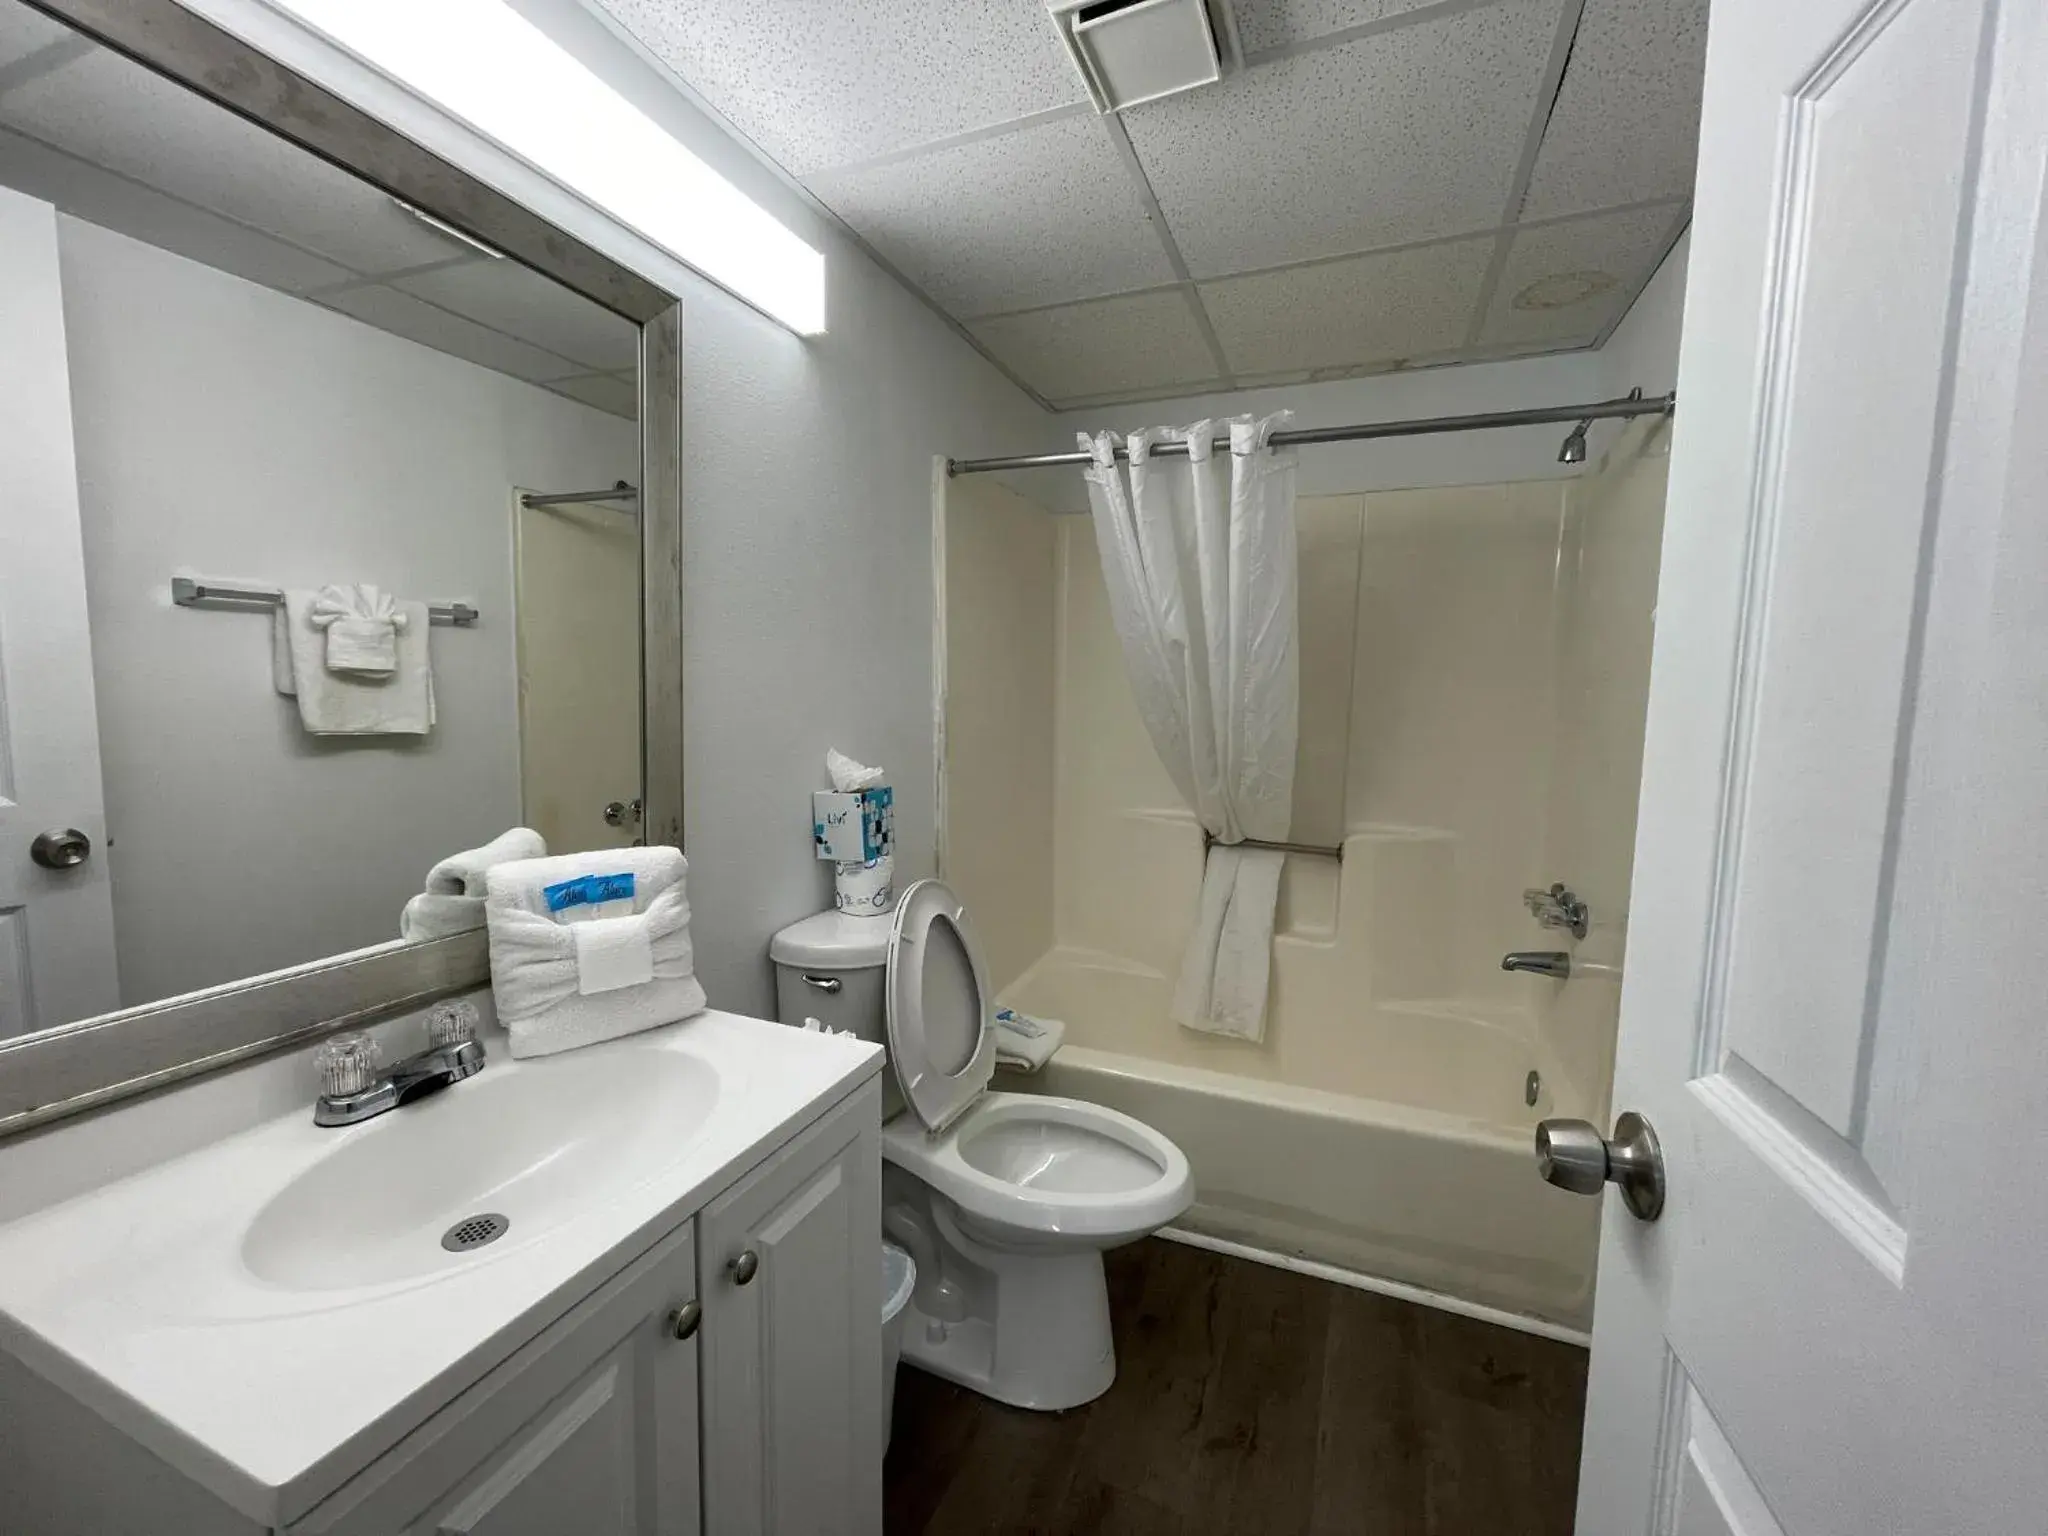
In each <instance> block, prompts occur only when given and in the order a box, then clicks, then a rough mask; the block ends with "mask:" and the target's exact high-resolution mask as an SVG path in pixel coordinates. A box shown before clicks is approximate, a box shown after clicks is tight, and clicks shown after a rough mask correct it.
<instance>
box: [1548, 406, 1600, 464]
mask: <svg viewBox="0 0 2048 1536" xmlns="http://www.w3.org/2000/svg"><path fill="white" fill-rule="evenodd" d="M1591 425H1593V418H1592V417H1590V416H1588V417H1587V418H1586V419H1585V420H1584V421H1582V422H1580V423H1579V424H1578V425H1577V426H1576V427H1573V428H1572V430H1571V435H1570V436H1569V437H1567V438H1566V439H1565V440H1564V446H1563V447H1562V448H1560V449H1558V450H1557V462H1558V463H1560V464H1583V463H1585V462H1586V428H1588V427H1590V426H1591Z"/></svg>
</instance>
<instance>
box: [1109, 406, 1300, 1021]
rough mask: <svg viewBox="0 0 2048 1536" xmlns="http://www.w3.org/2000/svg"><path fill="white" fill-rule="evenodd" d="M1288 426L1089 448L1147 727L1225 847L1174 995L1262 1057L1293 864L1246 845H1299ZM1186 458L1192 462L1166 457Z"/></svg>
mask: <svg viewBox="0 0 2048 1536" xmlns="http://www.w3.org/2000/svg"><path fill="white" fill-rule="evenodd" d="M1287 419H1288V413H1286V412H1284V411H1283V412H1281V413H1279V414H1278V415H1274V416H1268V417H1265V418H1264V419H1262V420H1257V421H1254V420H1253V419H1252V418H1251V417H1249V416H1242V417H1238V418H1236V419H1234V420H1232V421H1231V422H1230V423H1229V429H1230V454H1229V458H1228V460H1227V461H1226V462H1225V463H1218V462H1217V461H1216V455H1215V454H1214V452H1213V451H1212V443H1213V441H1214V438H1215V436H1216V431H1217V427H1218V425H1219V423H1217V422H1215V421H1198V422H1196V423H1195V424H1194V425H1193V426H1189V427H1150V428H1147V429H1145V430H1144V431H1141V432H1135V433H1132V434H1131V436H1130V439H1129V441H1128V443H1127V445H1126V446H1127V447H1128V448H1129V451H1130V468H1129V472H1128V477H1127V476H1126V474H1125V472H1124V471H1123V470H1122V469H1120V468H1119V466H1118V465H1117V462H1116V447H1117V439H1116V436H1115V434H1113V433H1109V432H1104V433H1101V434H1099V435H1098V436H1096V437H1094V438H1092V439H1091V438H1090V437H1088V436H1087V435H1086V434H1085V433H1084V434H1082V436H1081V439H1080V441H1081V447H1082V448H1084V449H1085V450H1087V451H1088V452H1089V454H1090V455H1091V456H1092V458H1093V460H1094V462H1093V463H1092V464H1090V465H1089V467H1088V468H1087V469H1086V470H1084V471H1083V473H1084V474H1085V475H1086V476H1087V478H1088V500H1089V504H1090V505H1091V506H1092V508H1093V509H1094V513H1095V539H1096V543H1097V545H1098V546H1099V547H1100V551H1101V555H1102V579H1103V583H1104V585H1105V586H1107V587H1108V589H1109V605H1110V613H1111V615H1112V617H1113V618H1114V620H1115V622H1116V632H1117V637H1118V639H1119V640H1121V641H1122V642H1123V651H1124V665H1125V666H1126V668H1128V670H1129V672H1130V675H1131V686H1132V688H1133V690H1134V691H1135V693H1136V694H1137V698H1138V711H1139V713H1140V714H1141V715H1142V716H1143V717H1144V720H1145V728H1146V730H1147V731H1149V732H1150V733H1151V736H1152V744H1153V746H1154V747H1156V748H1157V749H1158V751H1159V757H1160V760H1161V761H1162V762H1164V763H1165V764H1166V770H1167V772H1168V773H1170V774H1171V775H1172V776H1173V782H1174V784H1175V786H1176V787H1177V788H1178V789H1179V790H1180V792H1181V795H1182V797H1183V798H1184V799H1185V800H1186V801H1187V803H1188V805H1189V806H1190V807H1191V808H1192V809H1193V810H1194V813H1195V815H1196V816H1197V817H1198V818H1199V819H1200V821H1201V823H1202V825H1203V826H1204V827H1205V828H1206V829H1207V830H1208V832H1209V834H1210V836H1211V837H1212V838H1214V839H1215V846H1213V847H1211V848H1210V849H1209V854H1208V859H1207V862H1206V864H1205V866H1204V869H1203V874H1202V900H1201V909H1200V914H1199V916H1198V918H1197V920H1196V924H1195V931H1194V933H1193V935H1192V936H1191V937H1190V939H1189V941H1188V948H1187V953H1186V954H1185V956H1183V958H1182V961H1181V972H1180V980H1179V982H1178V984H1177V985H1176V986H1175V988H1174V997H1173V1017H1174V1018H1175V1019H1176V1020H1178V1021H1179V1022H1180V1023H1182V1024H1184V1025H1186V1026H1187V1027H1188V1028H1190V1029H1199V1030H1205V1031H1208V1032H1210V1033H1212V1034H1223V1035H1236V1036H1239V1037H1240V1038H1243V1039H1246V1040H1257V1039H1259V1038H1261V1037H1262V1036H1263V1035H1264V1033H1265V1028H1266V985H1267V981H1268V978H1269V977H1270V974H1271V969H1272V948H1273V916H1274V907H1275V905H1276V903H1277V901H1278V899H1279V893H1280V868H1281V864H1282V862H1283V861H1284V859H1285V857H1286V856H1285V855H1284V854H1281V853H1277V852H1274V851H1272V850H1269V849H1255V848H1235V847H1232V846H1230V845H1231V844H1234V843H1237V842H1239V841H1241V840H1242V839H1244V838H1258V839H1264V840H1269V841H1270V840H1284V839H1285V838H1286V836H1287V832H1288V823H1289V821H1290V819H1291V817H1292V813H1293V799H1294V749H1295V737H1296V733H1297V722H1298V716H1299V708H1300V705H1299V693H1300V690H1299V684H1298V681H1297V667H1296V654H1295V629H1296V620H1297V611H1298V607H1299V603H1298V594H1297V577H1298V570H1297V565H1296V559H1295V544H1294V455H1293V454H1292V453H1275V452H1274V451H1273V449H1272V448H1271V447H1269V446H1268V444H1267V438H1268V437H1269V436H1270V435H1271V434H1272V432H1273V430H1274V429H1275V428H1276V427H1277V426H1279V425H1280V424H1281V423H1283V422H1285V421H1286V420H1287ZM1162 442H1184V443H1186V444H1187V445H1188V449H1189V453H1188V457H1187V458H1185V459H1183V458H1177V457H1176V458H1163V459H1155V458H1153V457H1152V449H1153V447H1154V445H1155V444H1158V443H1162Z"/></svg>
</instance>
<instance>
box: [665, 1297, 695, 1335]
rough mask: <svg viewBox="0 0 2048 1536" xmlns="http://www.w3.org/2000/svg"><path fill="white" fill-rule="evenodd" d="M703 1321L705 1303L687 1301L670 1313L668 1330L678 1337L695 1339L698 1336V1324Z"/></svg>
mask: <svg viewBox="0 0 2048 1536" xmlns="http://www.w3.org/2000/svg"><path fill="white" fill-rule="evenodd" d="M703 1321H704V1306H703V1303H701V1302H696V1301H686V1302H684V1303H683V1304H682V1305H681V1306H680V1307H677V1308H676V1309H675V1311H673V1312H671V1313H669V1315H668V1331H669V1332H670V1333H671V1334H673V1335H674V1336H675V1337H676V1338H678V1339H693V1338H695V1337H696V1336H697V1325H698V1324H699V1323H701V1322H703Z"/></svg>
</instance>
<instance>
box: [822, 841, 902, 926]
mask: <svg viewBox="0 0 2048 1536" xmlns="http://www.w3.org/2000/svg"><path fill="white" fill-rule="evenodd" d="M832 869H833V876H834V879H833V885H834V901H835V902H836V904H837V905H838V908H839V910H840V911H842V912H851V913H854V914H856V915H858V916H862V917H876V916H879V915H880V914H882V913H884V912H887V911H888V910H889V909H890V908H892V907H894V906H895V905H896V860H895V857H894V856H893V855H891V854H886V853H885V854H883V855H882V856H881V857H880V858H879V859H869V860H868V861H867V862H866V863H865V864H835V865H833V866H832Z"/></svg>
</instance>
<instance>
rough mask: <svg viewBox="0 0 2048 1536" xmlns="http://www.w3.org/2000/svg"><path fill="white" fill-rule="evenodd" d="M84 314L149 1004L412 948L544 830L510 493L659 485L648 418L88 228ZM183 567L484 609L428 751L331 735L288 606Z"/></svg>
mask: <svg viewBox="0 0 2048 1536" xmlns="http://www.w3.org/2000/svg"><path fill="white" fill-rule="evenodd" d="M60 252H61V263H62V273H63V282H64V312H65V323H66V326H67V328H68V332H69V340H70V349H71V387H72V401H73V412H74V417H75V431H76V435H77V448H78V464H79V481H80V493H81V506H82V512H83V521H84V539H85V551H86V569H87V586H88V592H87V595H88V600H89V604H90V608H91V614H92V634H93V663H94V673H95V677H96V679H97V682H98V689H99V719H100V742H101V755H102V761H103V763H104V774H105V780H106V797H107V821H108V827H109V831H110V834H111V846H110V848H109V849H108V859H109V863H110V865H111V868H112V870H113V879H114V915H115V932H116V940H117V943H118V946H119V951H120V964H121V982H122V987H121V990H122V998H123V1001H124V1002H125V1003H137V1002H142V1001H146V1000H149V999H153V998H158V997H163V996H166V995H169V994H172V993H177V992H183V991H186V990H189V989H191V988H193V987H198V986H205V985H209V984H212V983H216V982H221V981H226V980H230V979H232V978H235V977H239V976H245V975H249V974H251V973H254V972H260V971H267V970H271V969H274V968H277V967H280V966H284V965H290V964H295V963H297V962H300V961H304V960H309V959H313V958H315V957H317V956H320V955H326V954H333V953H336V952H338V951H342V950H347V949H351V948H355V947H357V946H360V945H364V944H370V943H376V942H380V941H382V940H385V939H390V938H394V937H396V935H397V931H398V911H399V908H400V907H401V906H402V905H403V904H404V901H405V898H406V897H407V895H408V894H410V893H411V892H413V891H415V890H417V889H418V888H419V884H420V881H421V878H422V877H423V876H424V875H425V873H426V870H427V866H428V865H429V864H431V863H432V862H433V861H434V860H435V859H436V858H438V857H440V856H441V855H442V854H444V853H448V852H453V851H454V850H456V849H459V848H463V847H467V846H470V845H472V844H474V843H476V842H479V841H481V840H483V839H485V838H488V837H490V836H493V835H495V834H496V833H498V832H500V831H502V830H504V828H505V827H507V826H510V825H512V824H514V823H516V821H517V820H518V817H519V762H518V726H517V712H516V701H515V697H514V685H513V670H514V658H513V624H512V553H511V550H512V543H511V499H510V493H511V487H512V486H513V485H515V484H520V485H528V486H541V487H554V488H558V489H567V488H570V487H573V486H578V485H603V484H608V483H609V482H611V481H612V480H614V479H616V478H618V477H620V476H631V475H633V474H635V473H637V470H636V468H635V465H636V463H637V461H638V454H639V433H638V430H637V428H636V427H635V426H634V425H633V424H632V423H630V422H626V421H622V420H620V419H619V418H617V417H614V416H608V415H606V414H604V413H603V412H600V411H596V410H593V409H591V408H589V407H587V406H581V405H577V404H576V403H574V402H573V401H568V400H564V399H562V398H561V397H559V396H557V395H552V394H549V393H547V392H546V391H544V390H540V389H537V388H535V387H533V386H532V385H529V384H523V383H520V382H519V381H517V380H515V379H511V378H507V377H505V376H504V375H501V374H497V373H492V372H489V371H487V370H485V369H482V368H478V367H476V366H474V365H473V364H470V363H465V362H461V361H458V360H457V359H455V358H452V357H449V356H447V355H445V354H443V353H440V352H434V351H430V350H429V349H427V348H425V347H422V346H419V345H418V344H416V343H414V342H410V341H405V340H402V339H400V338H398V337H396V336H391V335H388V334H386V333H385V332H382V331H379V330H374V329H372V328H371V327H369V326H367V325H364V324H362V323H361V322H359V321H355V320H351V319H349V318H347V317H345V316H342V315H338V314H334V313H332V312H331V311H328V310H324V309H321V308H318V307H317V306H315V305H312V304H310V303H306V302H304V301H302V300H298V299H293V298H288V297H286V296H285V295H283V294H279V293H276V292H273V291H272V290H270V289H268V288H261V287H257V286H256V285H254V284H252V283H248V282H244V281H243V280H241V279H240V278H235V277H230V276H227V275H226V274H224V273H221V272H217V271H214V270H212V269H211V268H208V267H203V266H200V265H198V264H196V263H193V262H190V261H186V260H184V259H183V258H181V257H176V256H171V255H169V254H167V253H165V252H163V251H159V250H156V249H154V248H153V247H150V246H147V245H143V244H140V243H138V242H136V241H133V240H130V239H128V238H126V237H125V236H121V235H116V234H112V233H109V232H108V231H106V230H103V229H99V228H97V227H95V226H93V225H90V224H85V223H81V222H79V221H77V220H73V219H69V218H66V219H63V220H62V221H61V223H60ZM177 571H185V572H191V573H196V574H202V575H208V576H214V577H223V578H226V577H240V578H242V579H244V580H250V581H258V582H264V583H268V584H272V585H285V586H310V585H317V584H319V583H321V582H324V581H335V580H344V581H345V580H362V581H374V582H376V583H378V584H379V585H381V586H386V587H389V588H391V589H393V590H395V591H397V592H398V593H399V594H401V595H403V596H408V597H419V598H426V599H439V600H445V599H450V598H463V599H468V600H471V601H474V602H475V603H476V604H477V606H478V607H479V608H480V609H481V610H482V614H483V620H482V622H481V623H480V624H479V625H478V626H477V627H476V628H475V629H473V630H455V629H443V628H437V629H435V630H434V631H433V634H432V649H433V660H434V671H435V695H436V699H437V702H438V705H439V710H440V721H439V724H438V726H437V727H436V729H435V731H434V733H433V734H432V735H431V736H429V737H428V738H426V739H425V740H424V741H422V742H419V743H416V744H415V743H407V742H401V741H399V740H396V739H390V738H379V739H371V740H365V741H352V742H333V741H322V740H316V739H315V738H312V737H309V736H307V735H306V734H305V733H304V732H303V731H302V730H301V729H300V727H299V725H298V723H297V712H296V709H295V707H294V706H293V704H292V703H291V701H289V700H287V699H284V698H282V697H280V696H279V695H278V694H277V693H275V692H274V691H273V689H272V686H271V682H270V674H269V665H270V661H269V658H270V651H269V644H270V628H269V620H268V618H267V617H265V616H264V615H262V614H255V613H240V612H227V611H219V610H201V609H185V608H176V607H173V606H172V605H171V601H170V578H171V576H172V574H173V573H174V572H177Z"/></svg>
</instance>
